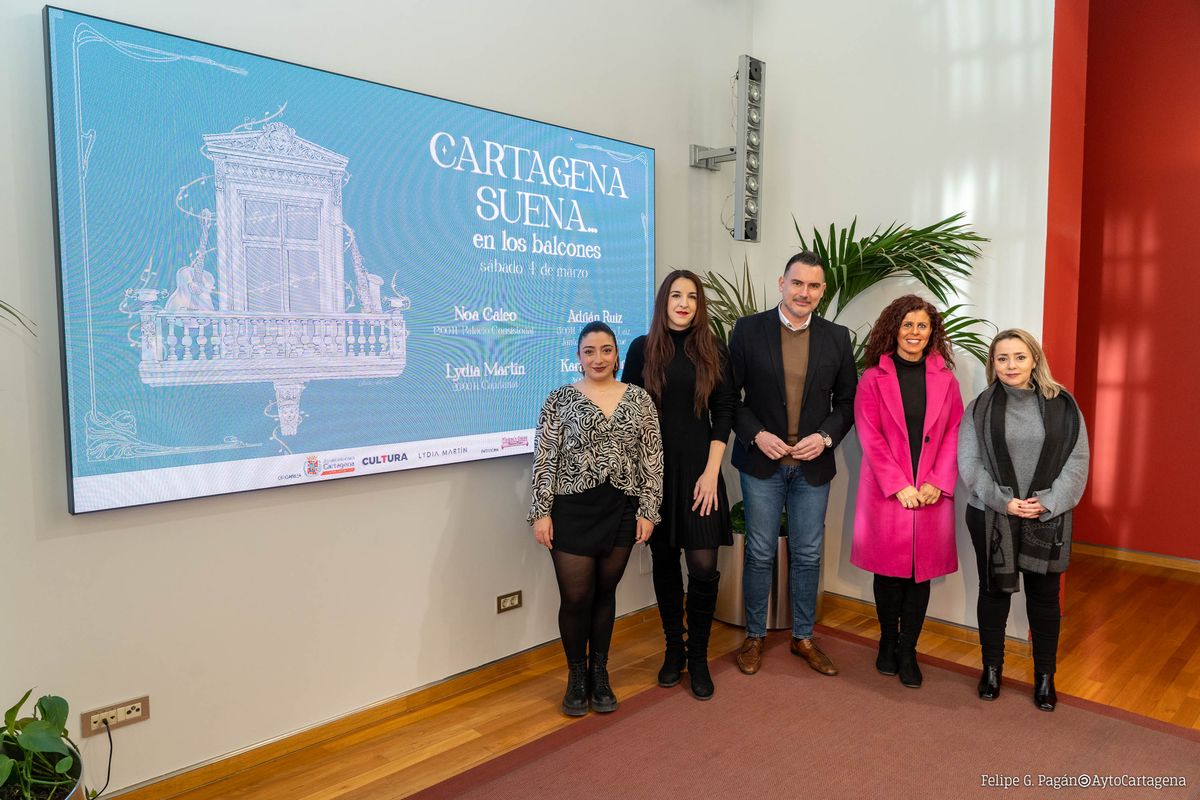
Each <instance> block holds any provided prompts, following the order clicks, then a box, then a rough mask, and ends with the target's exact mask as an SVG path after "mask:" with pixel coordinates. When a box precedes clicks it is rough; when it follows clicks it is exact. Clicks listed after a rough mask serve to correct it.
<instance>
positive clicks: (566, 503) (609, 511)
mask: <svg viewBox="0 0 1200 800" xmlns="http://www.w3.org/2000/svg"><path fill="white" fill-rule="evenodd" d="M637 509H638V498H636V497H630V496H629V495H627V494H625V493H624V492H622V491H621V490H620V489H618V488H616V487H615V486H613V485H612V484H611V483H609V482H608V481H605V482H604V483H602V484H600V485H599V486H595V487H593V488H591V489H586V490H584V491H582V492H578V493H576V494H556V495H554V505H552V506H551V507H550V521H551V522H553V523H554V543H553V544H554V549H555V550H561V551H562V552H564V553H570V554H572V555H577V556H593V557H595V556H606V555H608V554H609V553H611V552H612V551H613V548H614V547H633V544H634V542H635V541H636V540H637Z"/></svg>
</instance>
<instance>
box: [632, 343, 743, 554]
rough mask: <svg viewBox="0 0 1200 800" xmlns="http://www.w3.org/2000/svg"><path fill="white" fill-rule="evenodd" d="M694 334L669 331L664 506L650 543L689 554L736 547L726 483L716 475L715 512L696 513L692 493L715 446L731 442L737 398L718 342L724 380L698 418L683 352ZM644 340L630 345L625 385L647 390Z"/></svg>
mask: <svg viewBox="0 0 1200 800" xmlns="http://www.w3.org/2000/svg"><path fill="white" fill-rule="evenodd" d="M690 334H691V331H690V330H688V331H670V335H671V341H672V342H674V344H675V356H674V357H673V358H672V359H671V361H670V363H669V364H667V370H666V381H665V385H664V387H663V397H662V402H661V403H660V404H659V420H660V425H661V428H662V442H663V462H664V463H663V502H662V512H661V513H662V522H660V523H659V524H658V526H657V527H656V528H655V529H654V535H653V537H652V544H656V545H662V544H665V545H667V546H669V547H680V548H683V549H685V550H702V549H708V548H714V547H719V546H720V545H729V544H733V533H732V528H731V526H730V520H729V498H728V496H727V495H726V493H725V481H724V479H723V478H721V477H720V476H718V477H717V501H718V508H717V510H716V511H713V512H711V513H709V514H708V515H707V516H703V517H702V516H700V512H699V511H693V510H692V503H694V502H695V501H694V499H693V497H692V493H693V491H694V490H695V487H696V481H697V480H699V479H700V475H701V474H702V473H703V472H704V468H705V467H706V466H707V465H708V450H709V446H710V443H711V442H714V441H721V442H727V441H728V440H729V433H730V431H731V430H732V428H733V415H734V412H735V411H736V409H737V395H736V394H735V393H734V391H733V380H732V378H731V376H730V373H729V353H728V351H727V350H726V349H725V346H724V345H723V344H721V343H720V342H718V343H717V346H718V348H719V350H720V355H721V380H720V381H719V382H718V383H717V385H716V386H715V387H714V388H713V391H712V393H711V394H710V395H709V398H708V409H707V410H706V411H705V412H704V413H703V414H702V415H697V414H696V409H695V402H694V393H695V390H696V366H695V365H694V364H693V363H692V361H691V359H690V358H688V356H687V353H686V352H685V350H684V347H685V344H686V342H687V338H688V336H689V335H690ZM645 348H646V337H645V336H639V337H638V338H636V339H634V340H633V342H632V343H630V345H629V351H628V352H627V353H626V355H625V371H624V373H623V374H622V376H621V378H622V380H624V381H625V382H626V383H633V384H636V385H638V386H643V387H644V386H645V380H644V379H643V377H642V370H643V368H644V367H645Z"/></svg>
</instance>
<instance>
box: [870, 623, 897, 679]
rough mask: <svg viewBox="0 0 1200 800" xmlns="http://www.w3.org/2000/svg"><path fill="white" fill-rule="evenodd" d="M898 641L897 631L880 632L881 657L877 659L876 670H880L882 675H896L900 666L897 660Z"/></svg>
mask: <svg viewBox="0 0 1200 800" xmlns="http://www.w3.org/2000/svg"><path fill="white" fill-rule="evenodd" d="M896 639H897V634H896V633H895V631H892V632H890V635H889V632H888V631H880V634H879V655H878V656H876V657H875V669H877V670H879V674H880V675H895V674H896V672H897V670H899V669H900V665H899V663H898V662H897V660H896Z"/></svg>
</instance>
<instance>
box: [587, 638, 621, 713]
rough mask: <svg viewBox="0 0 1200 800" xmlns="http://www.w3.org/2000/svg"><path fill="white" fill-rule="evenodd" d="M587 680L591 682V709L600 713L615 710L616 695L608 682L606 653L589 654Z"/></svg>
mask: <svg viewBox="0 0 1200 800" xmlns="http://www.w3.org/2000/svg"><path fill="white" fill-rule="evenodd" d="M588 682H589V683H590V684H591V698H590V703H591V706H592V711H597V712H599V713H601V714H607V713H608V712H610V711H616V710H617V697H616V695H614V694H613V690H612V686H611V685H610V684H609V682H608V653H592V654H591V665H590V667H589V668H588Z"/></svg>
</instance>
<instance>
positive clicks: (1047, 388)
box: [987, 328, 1063, 400]
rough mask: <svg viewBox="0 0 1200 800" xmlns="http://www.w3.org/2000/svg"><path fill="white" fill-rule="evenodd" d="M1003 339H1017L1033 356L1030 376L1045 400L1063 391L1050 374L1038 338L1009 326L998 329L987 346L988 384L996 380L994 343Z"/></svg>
mask: <svg viewBox="0 0 1200 800" xmlns="http://www.w3.org/2000/svg"><path fill="white" fill-rule="evenodd" d="M1005 339H1019V340H1020V341H1021V343H1022V344H1024V345H1025V347H1027V348H1028V349H1029V355H1030V356H1032V357H1033V374H1032V376H1031V377H1032V379H1033V382H1034V383H1035V384H1036V385H1037V388H1038V391H1040V392H1041V393H1042V397H1044V398H1046V399H1047V400H1051V399H1053V398H1055V397H1058V395H1059V393H1060V392H1062V391H1063V385H1062V384H1061V383H1059V382H1058V381H1056V380H1054V376H1052V375H1051V374H1050V365H1049V364H1048V363H1047V362H1046V353H1045V352H1044V351H1043V350H1042V346H1041V345H1040V344H1038V340H1037V339H1036V338H1034V335H1033V334H1032V333H1030V332H1029V331H1027V330H1023V329H1021V328H1009V329H1008V330H1003V331H1000V332H999V333H997V334H996V337H995V338H994V339H992V344H991V346H989V347H988V360H987V381H988V383H989V384H990V383H992V382H994V381H995V380H996V366H995V359H996V345H998V344H999V343H1000V342H1002V341H1004V340H1005Z"/></svg>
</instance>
